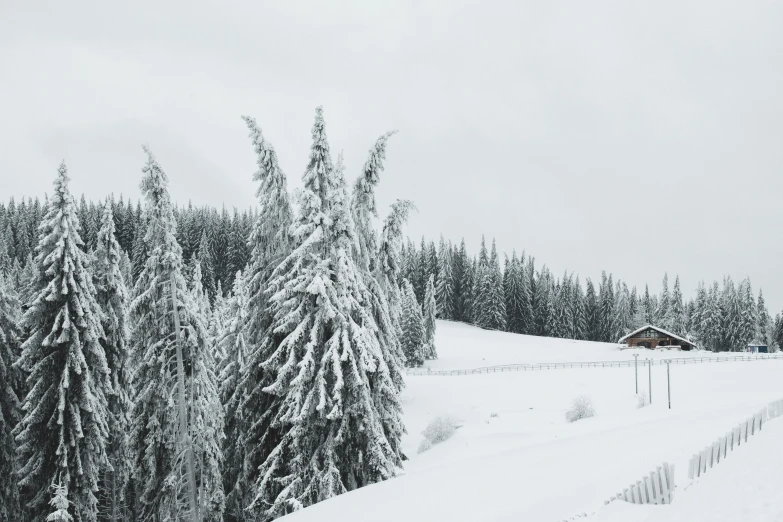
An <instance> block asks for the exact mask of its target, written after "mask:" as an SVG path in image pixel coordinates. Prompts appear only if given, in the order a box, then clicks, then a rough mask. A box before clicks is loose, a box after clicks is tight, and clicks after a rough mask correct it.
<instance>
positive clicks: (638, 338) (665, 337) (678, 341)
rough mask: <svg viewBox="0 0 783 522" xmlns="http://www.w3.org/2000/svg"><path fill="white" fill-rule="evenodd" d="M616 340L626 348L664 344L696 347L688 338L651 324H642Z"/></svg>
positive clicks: (683, 348) (660, 346) (653, 346)
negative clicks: (626, 346)
mask: <svg viewBox="0 0 783 522" xmlns="http://www.w3.org/2000/svg"><path fill="white" fill-rule="evenodd" d="M617 342H618V343H619V344H626V345H628V348H637V347H638V348H662V347H664V346H665V347H679V348H680V349H682V350H694V349H696V348H698V347H697V346H696V345H695V344H693V343H692V342H691V341H689V340H688V339H685V338H683V337H680V336H679V335H675V334H673V333H671V332H667V331H666V330H664V329H663V328H658V327H657V326H653V325H651V324H648V325H647V326H642V327H641V328H639V329H638V330H635V331H633V332H631V333H629V334H628V335H626V336H625V337H622V338H621V339H620V340H619V341H617Z"/></svg>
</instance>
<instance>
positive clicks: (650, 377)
mask: <svg viewBox="0 0 783 522" xmlns="http://www.w3.org/2000/svg"><path fill="white" fill-rule="evenodd" d="M647 370H648V371H649V374H648V376H647V384H648V386H649V387H650V391H649V393H648V395H649V397H647V398H648V399H649V401H650V404H652V359H647Z"/></svg>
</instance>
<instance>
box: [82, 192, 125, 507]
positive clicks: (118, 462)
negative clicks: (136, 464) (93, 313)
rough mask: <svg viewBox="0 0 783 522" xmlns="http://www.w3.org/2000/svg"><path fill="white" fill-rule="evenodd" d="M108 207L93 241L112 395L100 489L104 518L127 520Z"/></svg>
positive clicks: (116, 278)
mask: <svg viewBox="0 0 783 522" xmlns="http://www.w3.org/2000/svg"><path fill="white" fill-rule="evenodd" d="M114 230H115V229H114V218H113V212H112V206H111V204H110V202H109V201H108V200H107V202H106V205H105V206H104V211H103V219H102V221H101V228H100V230H99V232H98V234H97V237H96V249H95V264H94V266H93V274H92V277H93V285H94V286H95V290H96V294H95V297H96V302H97V303H98V306H99V307H100V309H101V312H102V316H101V325H102V327H103V332H104V335H103V337H102V338H101V346H103V350H104V352H105V354H106V363H107V365H108V367H109V371H110V377H111V384H112V391H111V393H110V394H109V396H108V397H107V399H108V415H109V416H108V419H109V438H108V441H107V455H108V459H109V468H108V469H107V470H106V471H105V472H104V473H103V476H102V480H101V483H100V484H99V488H100V489H101V492H102V495H101V497H100V499H99V500H100V513H101V517H100V518H101V519H102V520H110V521H112V522H117V521H119V520H123V519H125V518H127V517H128V513H127V511H126V505H125V487H126V485H127V483H128V480H129V476H130V471H131V466H130V463H129V461H128V460H129V459H128V438H127V430H128V427H129V425H130V417H129V415H130V408H131V399H130V394H129V391H130V390H129V385H130V379H129V368H128V364H127V360H128V336H129V331H128V322H127V316H128V305H129V299H128V291H127V288H126V286H125V280H124V278H123V276H122V273H121V271H120V260H121V257H122V251H121V250H120V245H119V243H118V242H117V239H116V237H115V235H114Z"/></svg>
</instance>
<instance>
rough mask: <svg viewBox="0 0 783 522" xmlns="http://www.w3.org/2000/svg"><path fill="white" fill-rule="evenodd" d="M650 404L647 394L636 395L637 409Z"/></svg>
mask: <svg viewBox="0 0 783 522" xmlns="http://www.w3.org/2000/svg"><path fill="white" fill-rule="evenodd" d="M649 404H650V399H649V397H647V392H642V393H637V394H636V407H637V408H644V407H645V406H647V405H649Z"/></svg>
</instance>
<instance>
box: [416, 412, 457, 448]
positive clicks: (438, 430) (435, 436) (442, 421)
mask: <svg viewBox="0 0 783 522" xmlns="http://www.w3.org/2000/svg"><path fill="white" fill-rule="evenodd" d="M456 429H457V421H456V420H455V419H454V418H453V417H449V416H442V417H435V418H434V419H432V421H430V423H429V424H428V425H427V427H426V428H424V431H422V432H421V434H422V435H424V437H425V438H426V439H427V440H428V441H430V443H432V444H437V443H439V442H443V441H444V440H446V439H448V438H449V437H451V436H452V435H454V431H455V430H456Z"/></svg>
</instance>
